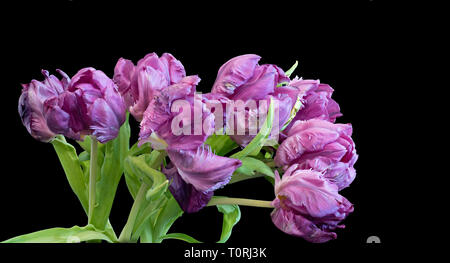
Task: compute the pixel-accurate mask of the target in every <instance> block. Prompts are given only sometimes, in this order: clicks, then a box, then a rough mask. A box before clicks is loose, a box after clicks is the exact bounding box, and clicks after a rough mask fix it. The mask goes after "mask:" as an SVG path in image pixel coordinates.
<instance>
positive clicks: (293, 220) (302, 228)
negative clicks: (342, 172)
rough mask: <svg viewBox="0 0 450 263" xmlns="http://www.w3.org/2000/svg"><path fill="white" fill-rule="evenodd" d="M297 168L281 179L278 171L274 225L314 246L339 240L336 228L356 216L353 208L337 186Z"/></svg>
mask: <svg viewBox="0 0 450 263" xmlns="http://www.w3.org/2000/svg"><path fill="white" fill-rule="evenodd" d="M298 168H299V167H298V165H297V164H294V165H292V166H291V167H289V169H287V171H286V172H285V173H284V175H283V178H282V179H280V177H279V175H278V171H275V196H276V198H275V200H274V201H273V202H272V205H273V206H274V207H275V209H274V211H273V212H272V214H271V217H272V222H273V223H274V224H275V225H276V226H277V227H278V228H279V229H280V230H282V231H283V232H285V233H287V234H290V235H294V236H298V237H302V238H304V239H305V240H307V241H309V242H313V243H323V242H327V241H329V240H332V239H336V237H337V235H336V233H334V232H332V231H333V230H334V229H336V228H344V227H345V226H344V225H340V222H341V221H342V220H344V219H345V218H346V217H347V216H348V214H350V213H351V212H353V205H352V204H351V203H350V202H349V201H348V200H347V199H346V198H345V197H343V196H341V195H339V193H338V188H337V186H336V185H334V184H332V183H330V182H328V181H327V180H325V179H324V178H323V177H322V175H321V173H319V172H317V171H314V170H301V169H298Z"/></svg>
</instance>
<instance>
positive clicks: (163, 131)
mask: <svg viewBox="0 0 450 263" xmlns="http://www.w3.org/2000/svg"><path fill="white" fill-rule="evenodd" d="M199 81H200V78H199V77H197V76H188V77H185V78H183V79H182V80H181V81H179V82H178V83H177V84H174V85H171V86H169V87H167V88H166V89H163V90H161V92H160V93H159V94H158V95H157V96H155V98H154V99H153V100H152V102H151V103H150V105H149V106H148V108H147V110H146V111H145V113H144V118H143V120H142V122H141V131H140V133H139V144H140V145H142V144H144V143H145V142H150V143H151V144H152V148H153V149H166V148H168V149H176V150H195V149H197V148H198V147H199V146H201V145H202V144H203V143H204V142H205V141H206V139H207V138H208V136H209V135H211V134H213V133H214V115H213V114H212V113H211V111H209V110H208V109H207V108H206V107H205V106H206V105H205V104H204V102H203V101H202V100H196V97H195V87H196V85H197V84H198V82H199ZM175 106H176V107H175ZM175 118H176V119H175ZM177 120H178V122H177ZM174 123H175V126H173V125H174ZM179 124H180V126H182V127H179V126H178V125H179ZM196 128H199V129H198V130H196ZM178 131H179V132H180V133H177V132H178Z"/></svg>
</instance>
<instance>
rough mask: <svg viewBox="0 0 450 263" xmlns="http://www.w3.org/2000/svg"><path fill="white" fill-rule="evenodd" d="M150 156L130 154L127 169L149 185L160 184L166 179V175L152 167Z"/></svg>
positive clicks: (127, 159)
mask: <svg viewBox="0 0 450 263" xmlns="http://www.w3.org/2000/svg"><path fill="white" fill-rule="evenodd" d="M149 158H150V157H149V156H147V155H146V154H143V155H140V156H128V157H127V158H126V160H125V162H126V166H127V170H129V172H130V173H131V174H134V176H135V177H137V178H138V179H139V180H142V181H143V182H145V183H146V184H147V185H149V186H152V185H155V186H156V185H160V184H162V183H163V182H164V181H166V176H165V175H164V174H163V173H162V172H160V171H158V170H156V169H154V168H152V167H150V164H149V163H148V162H149Z"/></svg>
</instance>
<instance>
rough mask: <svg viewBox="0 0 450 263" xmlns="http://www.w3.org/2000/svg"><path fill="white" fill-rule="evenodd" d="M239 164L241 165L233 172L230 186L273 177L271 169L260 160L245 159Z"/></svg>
mask: <svg viewBox="0 0 450 263" xmlns="http://www.w3.org/2000/svg"><path fill="white" fill-rule="evenodd" d="M241 162H242V165H241V167H239V168H238V169H236V171H235V172H234V174H233V176H232V177H231V180H230V184H232V183H236V182H239V181H243V180H247V179H251V178H257V177H261V176H268V177H271V178H274V177H275V175H274V173H273V171H272V169H271V168H270V167H269V166H268V165H267V164H266V163H264V162H263V161H261V160H258V159H255V158H252V157H245V158H243V159H242V160H241Z"/></svg>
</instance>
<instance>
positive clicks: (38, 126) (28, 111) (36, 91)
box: [18, 70, 70, 142]
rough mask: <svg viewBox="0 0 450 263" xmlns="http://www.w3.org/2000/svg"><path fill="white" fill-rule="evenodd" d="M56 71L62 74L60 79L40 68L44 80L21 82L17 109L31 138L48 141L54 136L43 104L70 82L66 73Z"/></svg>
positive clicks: (65, 87) (55, 96)
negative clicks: (28, 82)
mask: <svg viewBox="0 0 450 263" xmlns="http://www.w3.org/2000/svg"><path fill="white" fill-rule="evenodd" d="M58 72H59V73H60V74H61V75H62V79H61V80H59V79H58V78H56V77H55V76H53V75H50V74H49V73H48V71H46V70H42V74H43V75H44V77H45V80H44V81H43V82H40V81H37V80H32V81H31V83H30V84H23V85H22V87H23V89H22V94H21V95H20V98H19V109H18V110H19V114H20V118H21V119H22V123H23V125H24V126H25V127H26V129H27V131H28V132H29V133H30V134H31V136H33V138H35V139H37V140H40V141H43V142H48V141H50V140H52V139H53V138H54V137H55V136H56V133H55V131H53V130H52V127H49V126H48V124H47V117H46V114H45V111H44V104H45V102H46V101H47V100H49V99H52V98H57V97H58V96H59V94H61V93H63V92H64V91H65V90H66V89H67V86H68V83H69V82H70V78H69V77H68V76H67V75H66V73H64V72H63V71H60V70H58Z"/></svg>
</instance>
